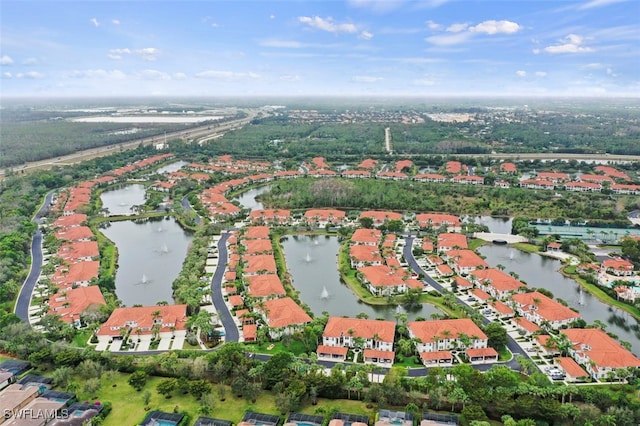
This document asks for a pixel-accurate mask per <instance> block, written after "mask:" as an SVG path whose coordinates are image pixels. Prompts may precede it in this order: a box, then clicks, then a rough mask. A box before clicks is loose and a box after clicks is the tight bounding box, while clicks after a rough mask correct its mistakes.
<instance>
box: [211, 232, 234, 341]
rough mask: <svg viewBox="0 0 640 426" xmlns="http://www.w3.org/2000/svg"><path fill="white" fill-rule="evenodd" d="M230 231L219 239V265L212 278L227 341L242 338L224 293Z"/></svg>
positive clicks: (213, 291) (212, 286)
mask: <svg viewBox="0 0 640 426" xmlns="http://www.w3.org/2000/svg"><path fill="white" fill-rule="evenodd" d="M229 236H230V234H229V233H223V234H222V235H221V236H220V240H218V266H217V267H216V271H215V272H214V274H213V278H212V279H211V299H212V301H213V306H215V307H216V311H218V318H219V319H220V322H222V325H223V326H224V332H225V337H224V341H225V342H237V341H238V340H239V338H240V333H239V332H238V327H237V326H236V323H235V321H233V316H232V315H231V312H229V308H228V307H227V305H226V303H224V296H223V295H222V279H223V278H224V272H225V270H226V269H227V240H228V239H229Z"/></svg>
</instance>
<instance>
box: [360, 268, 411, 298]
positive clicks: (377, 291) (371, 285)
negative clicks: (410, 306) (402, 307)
mask: <svg viewBox="0 0 640 426" xmlns="http://www.w3.org/2000/svg"><path fill="white" fill-rule="evenodd" d="M358 272H359V274H358V275H359V277H360V280H361V281H362V282H363V283H364V284H365V285H366V286H367V288H368V289H369V291H370V292H371V293H372V294H374V295H376V296H387V295H393V294H400V293H405V292H406V291H407V284H406V283H405V282H404V280H403V277H402V276H401V275H400V274H399V273H397V272H396V271H394V270H393V269H391V268H389V267H388V266H386V265H380V266H364V267H362V268H358Z"/></svg>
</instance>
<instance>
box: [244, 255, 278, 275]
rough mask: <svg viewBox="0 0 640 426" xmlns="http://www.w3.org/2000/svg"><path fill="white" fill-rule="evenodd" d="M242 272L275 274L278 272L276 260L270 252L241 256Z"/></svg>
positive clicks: (248, 273)
mask: <svg viewBox="0 0 640 426" xmlns="http://www.w3.org/2000/svg"><path fill="white" fill-rule="evenodd" d="M242 263H243V270H242V272H243V274H244V275H245V276H251V275H260V274H275V273H277V272H278V270H277V267H276V261H275V259H274V258H273V255H271V254H256V255H253V256H248V255H244V256H242Z"/></svg>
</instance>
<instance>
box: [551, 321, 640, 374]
mask: <svg viewBox="0 0 640 426" xmlns="http://www.w3.org/2000/svg"><path fill="white" fill-rule="evenodd" d="M562 333H564V334H566V335H567V337H568V338H569V340H570V341H571V343H573V348H574V350H575V351H577V352H579V353H581V354H584V355H585V356H587V357H588V358H589V359H590V360H591V361H593V362H594V363H595V365H596V366H597V367H600V368H607V367H608V368H624V367H640V359H638V358H637V357H636V356H635V355H634V354H632V353H631V352H630V351H628V350H627V349H625V348H624V347H622V345H620V343H618V342H617V341H616V340H615V339H613V338H612V337H610V336H609V335H608V334H607V333H605V332H604V331H603V330H600V329H599V328H570V329H567V330H564V331H562Z"/></svg>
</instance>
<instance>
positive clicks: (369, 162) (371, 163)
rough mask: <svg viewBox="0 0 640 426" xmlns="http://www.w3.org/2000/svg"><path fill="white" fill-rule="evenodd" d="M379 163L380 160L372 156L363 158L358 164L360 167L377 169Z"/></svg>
mask: <svg viewBox="0 0 640 426" xmlns="http://www.w3.org/2000/svg"><path fill="white" fill-rule="evenodd" d="M377 164H378V160H374V159H372V158H367V159H365V160H362V161H361V162H360V164H358V167H357V168H358V169H375V168H376V165H377Z"/></svg>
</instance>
